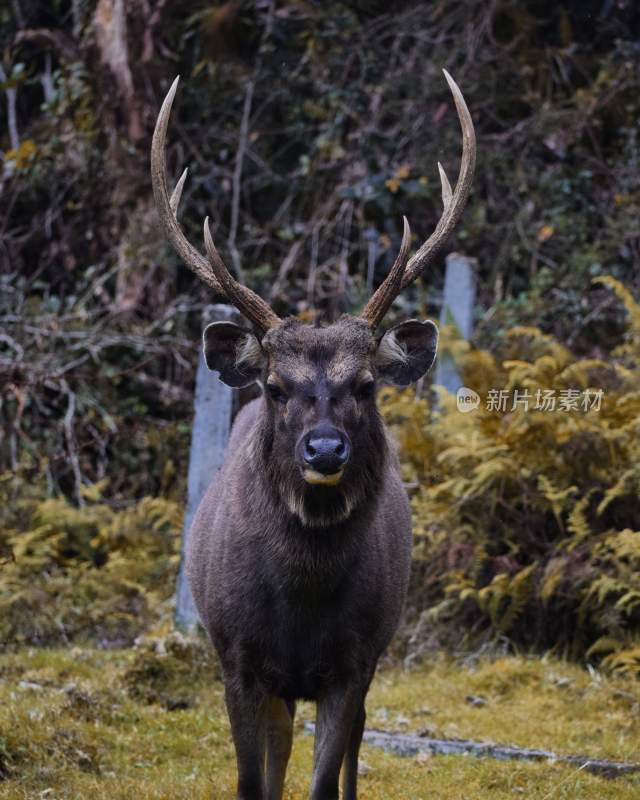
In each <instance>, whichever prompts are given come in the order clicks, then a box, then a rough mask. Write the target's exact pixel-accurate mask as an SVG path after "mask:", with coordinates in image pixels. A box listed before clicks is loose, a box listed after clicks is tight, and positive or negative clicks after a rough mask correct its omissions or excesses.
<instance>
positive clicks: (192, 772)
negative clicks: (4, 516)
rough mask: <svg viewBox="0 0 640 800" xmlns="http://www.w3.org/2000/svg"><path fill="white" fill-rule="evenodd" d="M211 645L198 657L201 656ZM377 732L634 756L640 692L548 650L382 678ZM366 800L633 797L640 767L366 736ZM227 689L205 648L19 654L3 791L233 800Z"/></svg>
mask: <svg viewBox="0 0 640 800" xmlns="http://www.w3.org/2000/svg"><path fill="white" fill-rule="evenodd" d="M203 654H204V655H203ZM367 708H368V723H367V724H368V726H369V727H376V728H381V729H385V730H399V731H405V732H411V733H418V732H422V733H423V735H427V736H437V737H448V738H457V737H463V738H473V739H476V740H484V741H487V740H491V741H493V742H496V743H503V744H505V743H506V744H517V745H522V746H528V747H541V748H546V749H549V750H553V751H555V752H556V753H561V754H571V753H573V754H580V755H583V754H584V755H588V756H591V757H594V758H596V757H598V758H611V759H615V760H626V761H634V760H640V713H639V712H640V685H639V684H638V682H637V681H636V682H634V681H633V680H631V679H622V678H612V677H606V676H603V675H600V674H599V673H597V672H595V671H586V670H583V669H581V668H580V667H577V666H572V665H569V664H566V663H564V662H561V661H557V660H553V659H550V658H549V659H534V658H524V657H505V658H499V659H492V660H481V661H471V662H469V661H467V662H459V661H458V662H455V661H453V660H451V659H447V658H445V657H440V658H436V659H434V660H433V662H431V663H430V664H423V665H419V666H413V667H412V668H411V669H401V668H399V667H388V668H385V669H382V670H380V671H379V673H378V675H377V677H376V680H375V682H374V684H373V687H372V690H371V693H370V695H369V700H368V704H367ZM313 712H314V709H313V706H312V705H311V704H301V707H300V710H299V715H298V722H297V733H296V739H295V744H294V751H293V755H292V759H291V764H290V768H289V773H288V777H287V788H286V792H285V797H286V798H287V800H294V798H295V799H297V798H305V797H307V793H308V788H309V778H310V769H311V752H312V738H311V737H310V736H308V735H306V734H305V732H304V721H305V720H311V719H313ZM361 760H362V765H361V772H362V777H361V779H360V781H361V790H360V796H361V797H362V798H363V800H387V798H393V800H419V798H424V799H425V800H427V798H429V800H435V799H437V800H476V798H478V799H479V798H483V800H484V798H489V797H490V798H496V800H499V799H500V798H514V797H517V796H523V797H527V798H532V799H537V800H560V799H561V798H566V799H568V798H571V800H580V799H581V798H592V799H593V800H606V799H607V798H615V799H616V800H631V798H637V797H638V796H639V795H640V774H636V775H634V776H628V777H625V778H617V779H615V780H610V779H606V778H602V777H596V776H593V775H590V774H587V773H586V772H585V771H583V770H578V769H577V768H575V767H567V766H562V765H559V764H553V763H548V762H543V763H524V762H515V761H511V762H504V761H502V762H501V761H495V760H491V759H477V758H473V757H455V756H438V757H422V756H418V757H414V758H401V757H399V756H394V755H389V754H387V753H384V752H382V751H381V750H379V749H376V748H373V747H370V746H367V745H365V746H364V747H363V750H362V755H361ZM234 774H235V762H234V756H233V749H232V746H231V742H230V737H229V727H228V723H227V720H226V716H225V713H224V706H223V698H222V685H221V683H220V682H219V679H218V677H217V667H216V664H215V662H214V661H213V659H211V658H209V657H208V656H207V655H206V650H205V647H204V645H200V644H198V645H194V646H191V645H186V644H185V643H184V641H182V640H180V638H177V639H176V638H174V639H171V638H169V639H168V640H166V642H165V641H162V640H160V641H151V642H147V643H144V644H142V645H141V646H140V647H138V648H136V649H132V650H121V651H100V650H95V649H88V648H86V649H85V648H69V649H66V650H37V649H33V650H23V651H21V652H19V653H15V654H5V655H2V656H0V798H3V799H4V798H6V800H22V799H23V798H34V799H35V798H42V800H58V799H60V800H62V798H64V799H65V800H71V799H72V798H73V800H86V798H91V800H107V798H108V800H121V799H122V800H124V799H125V798H131V799H132V800H146V798H150V799H151V798H153V799H154V800H155V799H156V798H157V799H158V800H160V798H162V800H165V799H166V800H169V798H170V799H171V800H179V798H189V800H196V799H198V800H199V799H200V798H220V799H221V800H224V799H225V798H232V797H233V786H234Z"/></svg>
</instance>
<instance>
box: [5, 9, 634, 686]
mask: <svg viewBox="0 0 640 800" xmlns="http://www.w3.org/2000/svg"><path fill="white" fill-rule="evenodd" d="M0 48H1V49H0V56H1V60H0V65H1V72H0V149H1V153H0V157H1V159H2V166H1V169H2V172H1V176H0V197H1V204H0V245H1V246H0V558H1V559H2V565H1V566H0V643H1V645H2V647H3V649H6V650H7V651H9V650H13V651H20V649H21V648H23V647H25V646H33V645H36V646H40V645H56V646H59V645H63V646H67V645H71V644H77V643H84V644H87V643H89V644H92V645H97V646H99V647H122V646H127V645H129V644H131V643H132V642H133V641H134V640H135V639H136V637H138V636H140V634H142V633H145V632H149V631H153V630H159V629H162V628H163V626H164V629H168V628H170V626H171V619H172V613H173V611H172V602H173V590H174V585H175V573H176V569H177V563H178V552H179V544H180V533H181V519H182V512H183V507H184V501H185V484H186V472H187V461H188V453H189V437H190V426H191V420H192V413H193V394H194V392H193V384H194V377H195V368H196V364H197V358H198V343H199V340H200V332H201V321H202V314H203V310H204V308H205V306H206V305H207V304H209V303H211V302H213V301H215V300H216V299H218V300H219V298H214V297H212V296H211V294H210V292H208V290H207V289H206V288H205V287H204V286H202V285H201V284H199V283H198V281H197V279H196V278H195V277H194V276H193V275H192V274H191V273H190V272H189V271H188V270H187V269H185V268H184V267H183V266H182V265H181V264H180V263H179V262H178V260H177V258H176V257H175V256H174V255H173V253H172V252H170V250H169V248H168V247H167V246H166V244H165V242H164V239H163V237H162V235H161V234H160V231H159V228H158V224H157V219H156V213H155V209H154V205H153V199H152V193H151V187H150V178H149V147H150V137H151V133H152V130H153V125H154V122H155V118H156V115H157V111H158V109H159V106H160V103H161V100H162V98H163V97H164V94H165V92H166V90H167V89H168V86H169V85H170V83H171V81H172V80H173V78H174V77H175V75H176V74H180V75H181V76H182V80H181V84H180V89H179V93H178V99H177V102H176V105H175V108H174V112H173V118H172V124H171V128H170V134H169V147H168V164H169V170H170V174H171V175H172V176H173V177H174V179H177V177H178V175H179V174H180V172H181V171H182V169H183V168H184V167H185V166H188V167H189V172H190V175H189V179H188V182H187V184H186V188H185V192H184V196H183V201H182V204H181V223H182V224H183V225H184V227H185V229H186V232H187V234H188V236H189V237H190V239H191V240H192V241H194V242H199V241H200V239H201V225H202V219H203V218H204V217H205V216H206V215H209V216H210V218H211V219H212V224H213V228H214V234H215V239H216V242H217V243H218V245H219V246H220V248H221V249H222V251H223V252H224V254H225V256H226V257H227V260H228V261H229V262H230V264H231V265H232V266H233V267H234V269H235V270H236V272H237V274H238V275H240V276H241V277H242V279H243V280H244V281H246V282H247V283H248V284H249V285H250V286H251V287H252V288H254V289H255V290H257V291H258V292H260V293H261V294H262V295H263V296H264V297H265V298H267V299H268V300H269V301H270V302H271V303H272V304H273V305H274V307H275V308H276V310H277V312H278V313H279V314H287V313H290V314H297V315H298V316H300V317H301V318H303V319H306V320H311V319H313V318H314V316H315V314H316V313H317V314H319V315H320V317H321V318H322V319H331V318H335V316H336V315H338V314H340V313H342V312H353V311H357V310H358V309H359V308H360V307H361V306H362V305H363V303H364V301H365V299H366V298H367V297H368V295H369V293H370V291H371V288H372V287H373V286H375V285H377V284H378V283H379V282H380V280H381V279H382V278H383V277H384V275H385V274H386V272H387V270H388V269H389V267H390V264H391V263H392V261H393V258H394V255H395V253H396V251H397V248H398V245H399V240H400V236H401V230H402V228H401V220H402V215H403V214H406V215H407V217H408V218H409V220H410V221H411V225H412V230H413V232H414V245H416V246H417V245H418V244H419V243H420V242H421V241H422V240H423V239H424V238H425V237H426V236H427V235H428V234H429V233H430V231H431V230H432V228H433V226H434V224H435V222H436V221H437V219H438V217H439V215H440V203H441V201H440V188H439V180H438V176H437V168H436V163H437V161H439V160H440V161H442V162H443V164H444V165H445V167H446V168H447V172H448V174H449V175H450V176H454V175H456V174H457V169H458V163H459V155H460V146H461V140H460V131H459V126H458V122H457V119H456V116H455V110H454V106H453V103H452V101H451V97H450V95H449V93H448V89H447V86H446V83H445V81H444V79H443V77H442V72H441V69H442V68H443V67H444V68H446V69H447V70H449V71H450V72H451V74H452V75H453V76H454V77H455V79H456V81H457V82H458V83H459V85H460V86H461V88H462V90H463V92H464V95H465V97H466V100H467V103H468V105H469V108H470V110H471V113H472V116H473V119H474V123H475V126H476V131H477V135H478V167H477V171H476V178H475V182H474V188H473V193H472V196H471V200H470V202H469V205H468V208H467V210H466V212H465V215H464V218H463V220H462V223H461V224H460V225H459V227H458V229H457V232H456V234H455V236H454V237H453V238H452V240H451V241H450V243H449V245H448V249H449V250H450V251H452V250H457V251H459V252H462V253H464V254H466V255H468V256H472V257H474V258H476V259H477V261H478V272H477V279H478V280H477V297H476V304H477V306H476V313H475V319H476V325H475V332H474V336H473V339H472V341H471V342H464V341H462V340H461V339H459V338H458V337H457V335H456V332H455V329H454V328H453V327H451V326H448V327H446V328H445V331H444V336H443V350H444V352H448V353H449V354H450V355H451V357H452V358H454V359H455V360H456V363H457V365H458V369H459V370H460V372H461V375H462V376H463V379H464V382H465V385H467V386H469V387H472V388H474V389H475V390H476V391H478V392H479V393H480V394H481V395H482V396H483V397H485V396H486V395H487V392H488V391H489V389H491V388H495V389H505V390H508V391H513V390H515V389H518V390H521V391H524V390H529V391H531V392H535V390H536V389H538V388H542V389H550V390H553V391H554V392H558V393H560V392H566V391H568V390H573V391H579V392H584V391H586V390H589V389H594V390H599V389H602V390H603V391H604V401H603V405H602V408H601V409H600V410H599V411H597V410H592V411H589V412H584V411H582V410H573V411H571V412H566V413H565V412H560V411H556V412H554V413H549V412H544V411H534V410H532V409H529V410H528V411H526V410H524V409H523V408H521V407H518V408H516V409H512V408H510V407H509V408H508V409H505V410H504V411H503V412H501V413H495V412H491V411H488V410H487V409H486V408H484V407H482V408H480V409H479V410H478V411H477V413H474V414H467V415H462V414H460V413H458V411H457V409H456V407H455V402H454V401H453V399H452V398H451V397H448V396H447V395H446V394H443V393H442V392H441V391H439V390H434V389H433V388H432V387H430V386H428V385H426V386H422V387H421V388H420V390H419V391H418V392H416V390H414V389H411V390H409V391H407V392H405V393H398V392H395V391H393V390H391V389H383V390H382V392H381V396H380V403H381V407H382V410H383V413H384V415H385V418H386V419H387V421H388V422H389V424H390V425H391V426H392V428H393V430H394V432H395V433H396V436H397V437H398V439H399V441H400V445H401V455H402V463H403V470H404V474H405V479H406V483H407V486H408V489H409V491H410V493H411V497H412V503H413V510H414V526H415V531H416V547H415V559H414V560H415V568H414V572H413V580H412V586H411V593H410V600H409V605H408V608H407V613H406V619H405V622H404V626H403V631H402V633H401V635H400V636H399V637H398V640H397V642H396V645H395V648H394V651H393V655H394V656H397V657H403V658H404V659H405V660H406V659H409V660H411V659H416V658H417V659H419V658H420V657H421V656H422V655H423V654H425V653H432V652H434V651H436V650H438V649H440V648H443V647H444V648H448V649H449V650H452V651H454V652H467V651H469V650H476V651H477V650H478V649H482V648H483V647H488V648H499V649H500V648H501V649H502V650H513V649H516V650H527V651H537V652H549V651H551V652H553V653H555V654H557V655H559V656H568V657H571V658H574V659H578V660H579V661H581V662H582V663H585V662H588V663H596V664H601V665H602V666H603V668H604V669H608V670H611V671H613V672H623V673H628V674H631V675H638V674H639V673H640V643H639V641H640V639H639V637H640V578H639V575H640V532H639V531H640V514H639V510H638V500H637V496H638V490H639V488H640V449H639V448H640V445H639V444H638V442H639V441H640V439H639V437H638V433H639V428H640V378H639V377H638V362H639V360H640V306H639V305H638V303H637V300H635V299H634V298H638V296H639V295H640V270H639V267H640V222H639V219H640V216H639V212H640V171H639V164H640V140H639V136H640V9H638V6H637V4H635V3H633V2H624V1H623V0H619V1H618V2H613V0H585V1H584V2H548V0H533V1H532V2H526V3H523V2H516V0H491V2H486V0H435V2H423V3H417V2H409V1H407V2H396V3H383V2H376V1H374V2H356V1H354V2H342V3H339V2H312V1H311V0H307V1H306V2H305V1H304V0H278V2H276V3H275V4H272V3H271V2H268V1H267V0H237V2H234V1H232V2H226V3H212V2H210V1H209V2H180V1H179V0H178V1H177V2H167V1H166V0H127V2H124V0H99V2H97V3H96V2H93V0H52V2H39V1H38V0H11V2H7V1H6V0H5V2H4V3H2V4H1V5H0ZM443 264H444V261H443V259H440V260H439V261H438V262H437V263H435V264H434V265H433V266H432V267H431V268H430V270H429V271H428V272H427V274H426V275H424V276H423V278H422V279H421V280H420V281H419V282H418V284H417V285H415V287H413V288H412V289H411V290H410V291H408V292H406V293H405V294H404V295H402V296H401V297H400V298H399V299H398V301H397V302H396V303H395V305H394V307H393V309H392V312H391V314H390V315H389V318H388V322H389V324H391V323H393V322H394V321H397V320H400V319H402V318H406V317H409V316H419V317H432V318H433V317H436V318H437V317H438V315H439V312H440V304H441V300H442V287H443V275H444V268H443Z"/></svg>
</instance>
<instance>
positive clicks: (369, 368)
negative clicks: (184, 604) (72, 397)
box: [151, 72, 475, 800]
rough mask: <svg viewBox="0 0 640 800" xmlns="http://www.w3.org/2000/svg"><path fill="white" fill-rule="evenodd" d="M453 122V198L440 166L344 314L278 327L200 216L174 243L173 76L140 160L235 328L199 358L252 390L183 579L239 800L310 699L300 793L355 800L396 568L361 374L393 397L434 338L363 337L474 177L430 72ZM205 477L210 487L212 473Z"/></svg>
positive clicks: (437, 242)
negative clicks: (371, 281) (170, 181)
mask: <svg viewBox="0 0 640 800" xmlns="http://www.w3.org/2000/svg"><path fill="white" fill-rule="evenodd" d="M444 74H445V77H446V79H447V82H448V84H449V87H450V89H451V92H452V94H453V99H454V101H455V105H456V109H457V112H458V116H459V119H460V123H461V126H462V139H463V150H462V162H461V167H460V174H459V177H458V182H457V184H456V187H455V190H454V191H453V192H452V190H451V186H450V184H449V181H448V180H447V177H446V175H445V173H444V170H443V169H442V167H441V166H440V165H438V166H439V171H440V178H441V183H442V200H443V204H444V212H443V214H442V217H441V218H440V221H439V222H438V224H437V226H436V228H435V231H434V232H433V234H432V235H431V236H430V237H429V239H427V240H426V241H425V242H424V243H423V244H422V246H421V247H420V249H419V250H418V251H417V252H416V253H415V255H414V256H413V257H412V258H409V249H410V232H409V225H408V223H407V220H406V219H405V220H404V235H403V238H402V245H401V247H400V252H399V255H398V257H397V259H396V261H395V263H394V264H393V267H392V268H391V270H390V272H389V274H388V275H387V277H386V278H385V280H384V281H383V283H382V284H381V285H380V287H379V288H378V289H377V291H376V292H375V293H374V295H373V296H372V297H371V299H370V300H369V302H368V303H367V304H366V306H365V308H364V310H363V311H362V313H361V314H360V316H358V317H352V316H346V315H345V316H343V317H341V318H340V319H339V320H338V321H337V322H335V323H333V324H331V325H326V326H318V325H306V324H303V323H302V322H300V321H299V320H297V319H291V318H289V319H284V320H281V319H280V318H279V317H278V316H277V315H276V314H275V313H274V312H273V310H272V309H271V308H270V307H269V305H268V304H267V303H266V302H265V301H264V300H262V299H261V298H260V297H259V296H258V295H256V294H255V293H254V292H253V291H251V290H250V289H249V288H247V287H245V286H242V285H241V284H240V283H238V282H237V281H236V280H235V279H234V278H233V277H232V276H231V275H230V273H229V271H228V270H227V268H226V267H225V265H224V263H223V261H222V259H221V258H220V256H219V254H218V251H217V250H216V248H215V246H214V243H213V240H212V238H211V233H210V230H209V223H208V219H206V220H205V223H204V244H205V250H206V254H207V256H206V257H204V256H203V255H201V254H200V252H198V250H196V249H195V248H194V247H193V246H192V245H191V244H190V243H189V242H188V241H187V239H186V237H185V236H184V234H183V233H182V231H181V228H180V226H179V225H178V222H177V208H178V203H179V201H180V195H181V191H182V186H183V184H184V180H185V177H186V171H185V172H184V173H183V175H182V177H181V178H180V181H179V183H178V185H177V187H176V189H175V190H174V192H173V194H172V196H171V197H169V194H168V191H167V180H166V167H165V157H164V149H165V139H166V134H167V126H168V122H169V115H170V112H171V106H172V103H173V99H174V96H175V92H176V88H177V82H178V79H177V78H176V80H175V81H174V83H173V85H172V86H171V89H170V90H169V93H168V94H167V97H166V98H165V100H164V103H163V105H162V108H161V110H160V113H159V116H158V120H157V123H156V128H155V132H154V136H153V143H152V149H151V175H152V181H153V191H154V196H155V201H156V204H157V207H158V211H159V214H160V218H161V220H162V224H163V227H164V230H165V233H166V235H167V237H168V239H169V241H170V242H171V244H172V245H173V247H174V248H175V250H176V251H177V253H178V254H179V255H180V257H181V258H182V260H183V261H184V262H185V263H186V264H187V265H188V266H189V267H190V268H191V269H192V270H193V271H194V272H195V273H196V274H197V275H198V276H199V277H200V278H202V280H204V281H205V282H206V283H207V284H208V285H209V286H210V287H211V288H212V289H213V290H214V291H215V292H216V293H217V294H219V295H224V296H225V297H226V298H227V299H228V301H229V302H231V303H233V304H234V305H235V306H236V307H237V308H238V309H239V311H240V312H242V314H243V315H244V316H245V317H246V319H247V320H248V321H249V322H250V323H252V328H244V327H240V326H238V325H235V324H233V323H230V322H214V323H212V324H211V325H208V326H207V328H206V330H205V331H204V335H203V346H204V356H205V359H206V363H207V365H208V366H209V368H210V369H212V370H216V371H217V372H219V374H220V378H221V380H222V381H224V382H225V383H226V384H227V385H229V386H234V387H241V386H247V385H248V384H250V383H253V382H256V381H258V382H260V384H261V386H262V388H263V394H262V396H261V397H260V398H259V399H257V400H254V401H253V402H251V403H249V404H248V405H246V406H245V407H244V408H243V409H242V410H241V412H240V413H239V414H238V416H237V418H236V421H235V424H234V426H233V430H232V433H231V438H230V441H229V446H228V455H227V458H226V461H225V464H224V466H223V467H222V469H221V470H220V471H219V473H218V474H217V475H216V476H215V478H214V479H213V481H212V483H211V485H210V487H209V489H208V491H207V492H206V494H205V497H204V498H203V500H202V503H201V504H200V507H199V509H198V512H197V514H196V517H195V520H194V523H193V526H192V528H191V531H190V534H189V540H188V549H187V555H186V559H187V574H188V577H189V582H190V586H191V589H192V592H193V597H194V599H195V603H196V606H197V608H198V611H199V614H200V616H201V619H202V622H203V624H204V626H205V628H206V629H207V631H208V633H209V636H210V638H211V640H212V642H213V644H214V646H215V648H216V650H217V652H218V654H219V658H220V662H221V665H222V672H223V678H224V686H225V699H226V705H227V710H228V714H229V720H230V723H231V733H232V736H233V741H234V744H235V750H236V759H237V768H238V784H237V787H238V788H237V795H236V796H237V798H239V799H241V800H279V799H280V798H281V797H282V792H283V785H284V778H285V770H286V767H287V761H288V758H289V754H290V751H291V741H292V729H293V718H294V711H295V702H296V700H297V699H300V698H306V699H310V700H315V701H316V703H317V724H316V737H315V747H314V757H313V761H314V763H313V777H312V785H311V798H312V800H334V798H337V797H338V785H339V776H340V771H341V768H342V772H343V776H342V787H343V797H344V799H345V800H355V798H356V782H357V776H358V751H359V748H360V742H361V739H362V734H363V729H364V724H365V706H364V703H365V696H366V694H367V691H368V689H369V684H370V682H371V679H372V677H373V674H374V671H375V668H376V664H377V662H378V659H379V658H380V655H381V654H382V652H383V651H384V649H385V648H386V647H387V645H388V644H389V641H390V640H391V637H392V636H393V633H394V631H395V629H396V626H397V624H398V621H399V618H400V613H401V610H402V606H403V603H404V600H405V594H406V591H407V583H408V579H409V567H410V560H411V519H410V513H409V502H408V499H407V495H406V493H405V490H404V488H403V485H402V481H401V479H400V472H399V467H398V462H397V458H396V455H395V452H394V446H393V444H392V443H391V442H390V439H389V435H388V433H387V431H386V430H385V427H384V424H383V422H382V420H381V418H380V415H379V413H378V409H377V407H376V386H377V383H378V381H381V380H387V381H391V382H393V383H395V384H398V385H400V386H406V385H408V384H410V383H412V382H413V381H416V380H417V379H418V378H420V377H421V376H422V375H424V374H425V373H426V372H427V370H428V369H429V368H430V367H431V365H432V364H433V361H434V359H435V355H436V348H437V341H438V330H437V328H436V326H435V325H434V323H433V322H429V321H427V322H419V321H418V320H409V321H407V322H402V323H400V324H399V325H396V326H394V327H392V328H391V329H390V330H388V331H387V332H386V333H385V334H384V335H383V336H381V337H380V338H377V337H376V334H375V331H376V328H377V327H378V325H379V324H380V322H381V321H382V319H383V317H384V315H385V313H386V312H387V310H388V308H389V306H390V305H391V303H392V302H393V300H394V298H395V297H396V296H397V295H398V293H399V292H400V291H401V290H402V289H403V288H405V287H406V286H408V285H409V284H410V283H411V282H412V281H413V280H415V278H416V277H417V276H418V275H419V274H420V272H421V271H422V270H423V268H424V267H425V265H426V264H427V263H428V262H430V261H431V260H432V259H433V257H434V255H435V254H436V253H437V252H438V250H439V249H440V248H441V246H442V244H443V242H444V241H445V239H446V238H447V236H448V235H449V234H450V233H451V231H452V230H453V228H454V226H455V224H456V223H457V221H458V219H459V218H460V215H461V213H462V210H463V208H464V206H465V204H466V201H467V198H468V195H469V191H470V186H471V181H472V177H473V170H474V166H475V134H474V129H473V123H472V121H471V117H470V115H469V111H468V109H467V106H466V103H465V101H464V98H463V96H462V94H461V92H460V90H459V89H458V87H457V85H456V84H455V82H454V81H453V79H452V78H451V77H450V76H449V75H448V73H447V72H445V73H444ZM212 477H213V476H212Z"/></svg>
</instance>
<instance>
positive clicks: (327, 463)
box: [302, 428, 351, 475]
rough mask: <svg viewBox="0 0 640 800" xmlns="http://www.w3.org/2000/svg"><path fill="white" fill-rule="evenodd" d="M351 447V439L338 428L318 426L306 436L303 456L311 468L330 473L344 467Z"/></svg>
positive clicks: (326, 473)
mask: <svg viewBox="0 0 640 800" xmlns="http://www.w3.org/2000/svg"><path fill="white" fill-rule="evenodd" d="M350 449H351V448H350V446H349V440H348V439H347V437H346V436H345V435H344V434H343V433H341V432H340V431H339V430H337V428H316V429H315V430H312V431H309V433H307V435H306V436H305V437H304V442H303V448H302V456H303V458H304V461H305V464H307V465H308V466H309V467H310V468H311V469H313V470H315V471H316V472H321V473H323V474H325V475H329V474H332V473H335V472H339V471H340V470H341V469H342V468H343V467H344V465H345V464H346V463H347V460H348V458H349V452H350Z"/></svg>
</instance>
